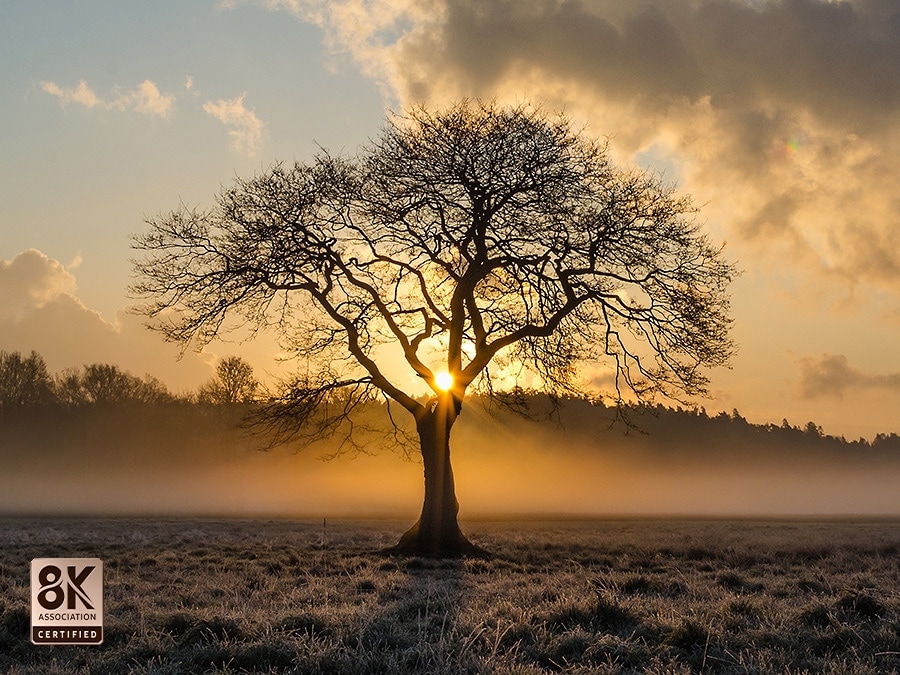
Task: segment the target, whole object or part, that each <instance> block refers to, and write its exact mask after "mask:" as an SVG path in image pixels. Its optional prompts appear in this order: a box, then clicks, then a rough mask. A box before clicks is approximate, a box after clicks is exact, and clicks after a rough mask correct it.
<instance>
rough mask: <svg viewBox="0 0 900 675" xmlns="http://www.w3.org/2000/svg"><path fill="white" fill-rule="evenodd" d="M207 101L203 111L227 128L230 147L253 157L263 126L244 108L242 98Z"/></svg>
mask: <svg viewBox="0 0 900 675" xmlns="http://www.w3.org/2000/svg"><path fill="white" fill-rule="evenodd" d="M245 96H246V94H241V95H240V96H238V97H237V98H232V99H219V100H218V101H207V102H206V103H204V104H203V109H204V110H205V111H206V112H208V113H209V114H210V115H212V116H213V117H215V118H216V119H217V120H219V121H220V122H221V123H222V124H224V125H225V126H227V127H229V131H228V135H229V136H231V147H232V149H234V150H235V151H236V152H239V153H241V154H243V155H248V156H253V155H255V154H256V152H257V151H258V150H259V146H260V143H262V139H263V134H264V132H265V124H264V123H263V122H262V120H260V119H259V118H258V117H257V116H256V113H255V112H254V111H253V110H248V109H247V108H245V107H244V97H245Z"/></svg>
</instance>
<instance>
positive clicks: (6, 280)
mask: <svg viewBox="0 0 900 675" xmlns="http://www.w3.org/2000/svg"><path fill="white" fill-rule="evenodd" d="M80 258H81V256H80V255H79V256H77V257H76V259H75V261H73V264H72V265H70V266H69V268H66V267H65V266H64V265H63V264H62V263H61V262H59V261H58V260H54V259H52V258H50V257H48V256H46V255H45V254H44V253H42V252H41V251H38V250H36V249H28V250H27V251H23V252H22V253H19V254H18V255H16V256H15V257H14V258H13V259H12V260H8V261H7V260H0V350H3V351H8V352H12V351H20V352H23V353H28V352H30V351H31V350H35V351H37V352H38V353H40V354H41V355H42V356H43V357H44V358H45V359H46V361H47V364H48V366H49V367H50V369H51V370H52V371H54V372H58V371H60V370H62V369H65V368H72V367H80V366H82V365H84V364H86V363H112V364H116V365H118V366H120V367H122V368H124V369H125V370H128V371H130V372H132V373H134V374H136V375H139V376H140V375H144V374H146V373H151V374H153V375H155V376H157V377H160V378H161V379H162V380H163V381H164V382H166V383H167V384H169V386H172V387H175V388H183V389H189V388H194V387H196V386H197V385H198V384H199V383H201V382H203V381H204V380H206V379H208V378H209V377H210V375H211V374H212V368H211V366H210V364H209V361H210V360H211V358H212V357H211V356H210V355H197V354H194V353H188V354H185V356H184V357H183V358H182V359H181V360H180V361H179V360H178V359H177V357H178V348H177V347H175V346H174V345H171V344H166V343H164V342H163V340H162V339H161V338H160V336H159V335H158V334H155V333H152V332H151V331H149V330H147V329H146V328H145V327H144V325H143V321H142V319H141V318H140V317H137V316H133V315H131V314H128V313H127V312H124V311H122V312H119V314H118V316H117V317H116V321H115V322H114V323H111V322H109V321H106V320H104V319H103V317H102V316H101V315H100V314H99V313H98V312H96V311H94V310H92V309H90V308H89V307H87V306H86V305H85V304H84V303H83V302H82V301H81V300H80V299H79V298H78V297H77V295H76V290H77V282H76V278H75V276H74V275H73V273H72V270H73V269H75V263H78V262H79V261H80Z"/></svg>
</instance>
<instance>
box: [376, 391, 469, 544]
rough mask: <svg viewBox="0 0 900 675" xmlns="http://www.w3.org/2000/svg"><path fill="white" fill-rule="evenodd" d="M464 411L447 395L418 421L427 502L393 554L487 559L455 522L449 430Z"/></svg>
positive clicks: (433, 403)
mask: <svg viewBox="0 0 900 675" xmlns="http://www.w3.org/2000/svg"><path fill="white" fill-rule="evenodd" d="M461 407H462V404H461V401H459V400H458V399H456V398H455V397H453V396H452V395H451V394H449V393H448V394H444V395H442V396H439V397H436V398H434V399H432V400H431V401H430V402H429V403H428V407H427V409H426V412H425V414H424V415H422V417H421V418H419V419H418V420H416V428H417V429H418V432H419V444H420V447H421V451H422V460H423V463H424V465H425V501H424V503H423V504H422V514H421V515H420V516H419V520H418V522H416V524H415V525H413V526H412V527H411V528H410V529H409V530H408V531H407V532H406V533H405V534H404V535H403V536H402V537H401V538H400V541H399V542H398V543H397V545H396V546H394V547H393V548H390V549H388V552H390V553H399V554H402V555H421V556H428V557H432V558H453V557H460V556H467V555H476V556H482V555H486V552H485V551H484V550H482V549H481V548H479V547H478V546H475V545H474V544H472V543H471V542H470V541H469V540H468V539H466V537H465V535H463V533H462V532H461V531H460V529H459V524H458V522H457V519H456V515H457V513H458V512H459V502H458V501H456V488H455V486H454V483H453V468H452V467H451V466H450V429H451V427H452V426H453V423H454V422H455V421H456V417H457V415H458V414H459V411H460V408H461Z"/></svg>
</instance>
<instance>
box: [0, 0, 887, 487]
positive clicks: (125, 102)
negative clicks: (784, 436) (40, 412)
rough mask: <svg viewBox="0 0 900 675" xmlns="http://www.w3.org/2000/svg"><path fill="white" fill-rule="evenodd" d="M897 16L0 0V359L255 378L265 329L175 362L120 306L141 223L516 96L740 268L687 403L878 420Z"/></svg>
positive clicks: (265, 357) (853, 434)
mask: <svg viewBox="0 0 900 675" xmlns="http://www.w3.org/2000/svg"><path fill="white" fill-rule="evenodd" d="M898 25H900V6H898V4H897V3H896V2H895V0H848V1H845V2H832V1H825V0H803V1H800V0H784V1H778V2H776V1H775V0H771V1H765V0H764V1H761V2H756V1H754V2H750V1H749V0H719V1H717V2H703V3H698V2H695V1H694V0H674V1H672V0H665V1H663V0H649V1H643V0H642V1H641V2H607V1H602V2H587V1H578V0H576V1H575V2H566V3H560V2H555V1H551V0H524V1H516V2H510V1H500V0H497V1H491V2H479V3H473V2H461V1H459V0H436V1H434V2H419V1H418V0H404V1H402V2H388V1H387V0H339V1H336V2H320V1H318V0H290V1H283V2H268V1H263V0H228V1H225V0H207V1H199V2H189V3H186V2H176V1H174V0H166V1H162V2H153V3H121V2H113V1H112V0H108V1H100V0H95V1H92V2H79V3H34V2H16V3H3V4H2V6H0V63H2V65H0V120H2V126H3V132H2V134H0V185H2V197H0V231H2V236H0V350H5V351H17V350H18V351H23V352H30V351H31V350H36V351H38V352H39V353H40V354H42V355H43V356H44V358H45V359H46V361H47V364H48V366H49V368H50V370H51V371H54V372H58V371H60V370H62V369H64V368H69V367H80V366H81V365H83V364H85V363H97V362H106V363H115V364H117V365H119V366H120V367H122V368H123V369H125V370H128V371H130V372H132V373H134V374H136V375H139V376H143V375H144V374H147V373H149V374H152V375H154V376H156V377H159V378H160V379H162V380H163V381H164V382H165V383H166V384H167V385H168V386H169V387H170V388H171V389H172V390H174V391H185V390H192V389H195V388H196V387H197V386H198V385H200V384H201V383H202V382H204V381H206V380H207V379H208V378H209V377H210V376H211V375H212V372H213V367H214V364H215V362H216V360H217V359H218V358H220V357H223V356H226V355H231V354H237V355H241V356H243V357H245V358H246V359H247V360H249V361H250V362H251V363H252V364H253V365H254V368H255V369H256V372H257V374H258V376H259V377H260V378H261V379H263V380H265V381H267V382H274V381H276V380H278V379H279V378H281V377H283V376H285V375H287V374H288V372H290V370H291V369H292V368H294V367H296V364H294V363H291V362H283V361H282V360H281V359H280V357H281V356H283V353H282V351H281V346H280V345H278V344H277V343H276V342H275V341H274V339H272V338H271V337H269V336H266V335H261V336H258V337H257V338H256V339H254V340H251V341H246V342H245V341H243V340H242V338H243V337H244V336H243V335H242V334H240V333H235V334H231V335H229V336H226V337H227V340H226V339H223V340H219V341H216V342H214V343H212V344H210V345H209V346H208V347H207V348H206V349H205V350H204V351H203V352H202V353H199V354H198V353H195V352H193V351H191V350H188V351H187V352H186V353H184V354H183V355H182V354H180V352H179V349H178V347H177V346H175V345H172V344H166V343H164V342H163V341H162V340H161V339H160V337H159V335H158V334H154V333H151V332H149V331H147V330H146V329H145V328H144V327H143V325H142V321H143V320H142V318H141V317H139V316H137V315H135V314H133V313H130V312H129V307H130V306H131V305H132V304H133V303H134V302H135V299H133V298H129V297H128V296H127V294H126V290H125V289H126V287H127V285H128V284H129V281H130V264H129V258H131V257H133V256H134V252H133V251H132V250H131V248H130V241H131V240H130V237H131V235H133V234H135V233H139V232H142V231H144V229H145V223H144V221H145V219H146V218H149V217H153V216H155V215H156V214H158V213H160V212H167V211H170V210H172V209H175V208H177V207H178V206H179V204H181V203H184V204H185V205H187V206H188V207H197V208H199V209H201V210H202V209H205V208H208V207H210V206H212V204H213V199H214V195H215V194H216V192H217V191H218V190H219V189H220V186H227V185H229V184H230V183H231V181H232V180H233V179H234V177H235V176H250V175H252V174H253V173H254V172H257V171H259V170H261V169H263V168H265V167H268V166H270V165H271V164H272V163H273V162H275V161H277V160H286V161H292V160H294V159H297V160H301V161H305V160H308V159H310V158H311V157H312V156H313V154H314V153H315V152H316V151H317V148H319V147H324V148H326V149H328V150H329V151H330V152H332V153H333V154H335V155H341V154H346V155H349V154H353V153H355V152H356V150H357V148H358V147H359V146H360V145H362V144H365V143H366V142H367V141H368V139H370V138H373V137H375V136H376V135H377V133H378V130H379V128H380V127H381V125H382V123H383V120H384V119H385V116H386V115H388V114H390V112H391V111H398V110H402V109H403V108H404V107H406V106H408V105H410V104H415V103H426V104H428V105H430V106H437V105H442V104H445V103H447V102H449V101H452V100H456V99H459V98H461V97H467V96H468V97H481V98H486V99H496V100H498V101H499V102H501V103H503V102H517V101H523V100H530V101H533V102H535V103H536V104H539V105H541V106H543V107H544V108H545V109H547V110H550V111H556V110H561V111H565V113H566V114H567V115H568V116H570V117H571V119H572V121H573V126H574V127H576V128H579V129H581V128H583V129H584V131H585V133H587V134H589V135H593V136H596V137H600V138H606V139H608V141H609V147H610V154H611V156H612V157H613V159H614V160H615V161H616V162H618V163H621V164H624V165H634V166H636V167H638V168H640V169H645V170H649V171H652V172H656V173H657V174H659V175H660V176H661V178H662V179H663V181H665V182H667V183H673V184H676V185H677V186H678V188H679V189H680V190H683V191H684V192H686V193H688V194H691V195H692V196H693V200H694V203H695V205H696V206H697V208H698V213H697V220H698V222H699V223H700V225H701V227H702V228H703V229H704V230H705V231H706V232H707V233H708V235H709V236H710V238H711V239H712V240H713V241H714V242H716V243H717V244H724V246H725V256H726V257H727V258H728V259H729V260H732V261H734V263H735V264H736V266H737V267H738V268H740V269H741V270H742V271H743V273H742V275H741V276H740V277H739V278H738V279H737V280H736V281H735V282H734V283H733V285H732V287H731V292H732V296H733V297H732V311H733V316H734V319H735V324H734V338H735V341H736V342H737V343H738V345H739V352H738V355H737V357H736V358H735V359H734V361H733V368H732V369H730V370H729V369H719V370H716V371H713V372H711V373H710V376H711V381H712V386H711V394H712V396H711V397H710V398H708V399H697V400H695V401H693V403H694V404H696V405H697V406H702V407H704V408H705V409H706V411H707V412H709V413H711V414H712V413H715V412H716V411H727V412H728V413H729V414H730V413H731V412H732V411H733V410H735V409H737V410H738V411H739V412H740V414H741V415H743V416H744V417H746V418H747V419H748V420H750V421H753V422H759V423H767V422H772V423H775V424H781V422H782V419H784V418H787V420H788V421H789V422H790V423H791V424H796V425H804V424H806V422H807V421H810V420H812V421H814V422H816V423H817V424H819V425H821V426H822V428H823V429H824V431H825V433H828V434H835V435H845V436H846V437H847V438H858V437H860V436H864V437H866V438H868V439H871V438H873V437H874V436H875V435H876V434H878V433H880V432H891V431H900V423H898V417H897V411H898V410H900V349H898V345H900V318H898V317H900V240H898V232H900V201H898V199H897V185H898V184H900V114H898V113H900V110H898V108H900V94H898V85H897V83H898V82H900V30H898V28H897V27H898ZM608 372H609V370H608V366H606V365H604V364H602V363H598V364H586V365H585V366H584V374H585V377H586V378H595V379H596V380H597V381H601V380H602V379H603V377H606V373H608ZM406 377H407V380H406V382H415V383H416V386H418V387H420V391H419V393H423V392H421V389H423V388H424V383H423V382H422V380H421V378H417V377H416V375H415V373H410V374H409V375H408V376H406ZM438 377H439V378H440V377H441V376H440V375H439V376H438ZM438 386H439V387H442V388H446V387H449V386H451V385H450V383H448V382H447V381H445V380H442V379H441V380H438ZM463 417H465V413H464V414H463ZM464 485H465V483H464V482H463V483H462V486H464ZM462 486H461V489H467V488H465V487H462Z"/></svg>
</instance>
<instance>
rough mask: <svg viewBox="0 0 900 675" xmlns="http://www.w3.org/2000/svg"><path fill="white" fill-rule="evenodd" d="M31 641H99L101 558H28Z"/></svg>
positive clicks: (101, 639) (81, 642) (101, 615)
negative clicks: (29, 567) (29, 564)
mask: <svg viewBox="0 0 900 675" xmlns="http://www.w3.org/2000/svg"><path fill="white" fill-rule="evenodd" d="M31 641H32V642H33V643H34V644H36V645H37V644H42V645H99V644H100V643H101V642H103V561H102V560H99V559H98V558H36V559H35V560H32V561H31Z"/></svg>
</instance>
